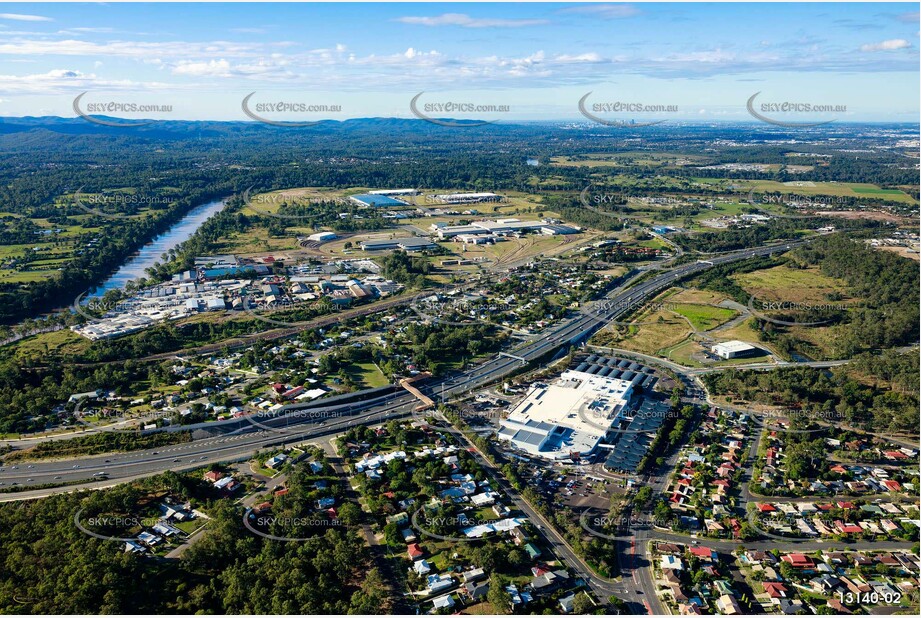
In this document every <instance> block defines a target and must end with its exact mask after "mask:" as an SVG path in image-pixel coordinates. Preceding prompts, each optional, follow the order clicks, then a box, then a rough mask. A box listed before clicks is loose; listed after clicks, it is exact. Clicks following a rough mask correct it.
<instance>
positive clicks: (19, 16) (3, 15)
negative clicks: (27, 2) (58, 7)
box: [0, 13, 54, 21]
mask: <svg viewBox="0 0 921 618" xmlns="http://www.w3.org/2000/svg"><path fill="white" fill-rule="evenodd" d="M0 19H11V20H13V21H54V20H53V19H51V18H50V17H42V16H41V15H23V14H22V13H0Z"/></svg>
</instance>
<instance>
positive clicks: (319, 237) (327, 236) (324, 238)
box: [307, 232, 339, 242]
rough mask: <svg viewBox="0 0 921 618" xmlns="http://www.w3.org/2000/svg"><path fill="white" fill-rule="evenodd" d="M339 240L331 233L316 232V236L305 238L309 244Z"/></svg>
mask: <svg viewBox="0 0 921 618" xmlns="http://www.w3.org/2000/svg"><path fill="white" fill-rule="evenodd" d="M337 238H339V237H338V236H337V235H336V234H335V233H333V232H317V233H316V234H311V235H310V236H308V237H307V240H309V241H311V242H328V241H330V240H336V239H337Z"/></svg>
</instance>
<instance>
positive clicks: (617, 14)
mask: <svg viewBox="0 0 921 618" xmlns="http://www.w3.org/2000/svg"><path fill="white" fill-rule="evenodd" d="M562 12H563V13H578V14H582V15H592V16H594V17H600V18H601V19H625V18H627V17H634V16H636V15H639V14H640V10H639V9H638V8H636V7H635V6H633V5H632V4H590V5H587V6H574V7H570V8H566V9H563V11H562Z"/></svg>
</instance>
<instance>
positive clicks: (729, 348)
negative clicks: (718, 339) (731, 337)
mask: <svg viewBox="0 0 921 618" xmlns="http://www.w3.org/2000/svg"><path fill="white" fill-rule="evenodd" d="M757 349H758V348H756V347H755V346H753V345H749V344H747V343H745V342H744V341H726V342H724V343H717V344H716V345H714V346H713V353H714V354H716V355H717V356H719V357H720V358H725V359H727V360H728V359H730V358H739V357H740V356H749V355H751V354H753V353H754V352H755V350H757Z"/></svg>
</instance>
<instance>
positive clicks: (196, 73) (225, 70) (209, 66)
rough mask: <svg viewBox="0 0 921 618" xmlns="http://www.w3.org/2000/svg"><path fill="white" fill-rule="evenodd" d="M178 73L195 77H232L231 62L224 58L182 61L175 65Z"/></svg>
mask: <svg viewBox="0 0 921 618" xmlns="http://www.w3.org/2000/svg"><path fill="white" fill-rule="evenodd" d="M173 73H175V74H176V75H191V76H193V77H231V75H232V73H231V71H230V63H229V62H228V61H226V60H224V59H221V60H211V61H209V62H190V61H183V62H180V63H179V65H178V66H176V67H173Z"/></svg>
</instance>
